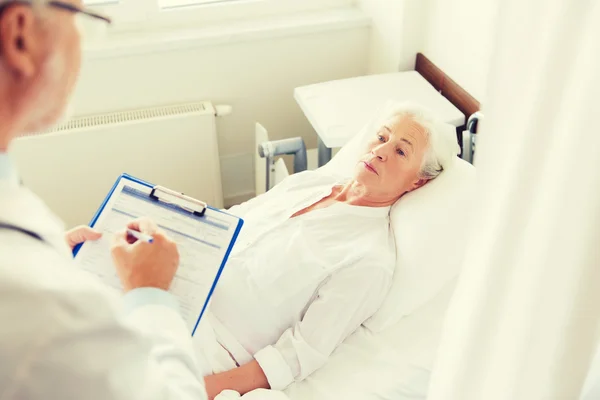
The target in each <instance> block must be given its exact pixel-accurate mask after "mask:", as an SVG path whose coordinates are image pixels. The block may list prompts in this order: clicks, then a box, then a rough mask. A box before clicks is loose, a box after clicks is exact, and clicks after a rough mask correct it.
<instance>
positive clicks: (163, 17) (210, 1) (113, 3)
mask: <svg viewBox="0 0 600 400" xmlns="http://www.w3.org/2000/svg"><path fill="white" fill-rule="evenodd" d="M84 3H85V4H86V5H87V6H88V7H90V8H92V9H94V10H95V11H98V12H100V13H103V14H106V15H107V16H109V17H111V18H112V19H113V20H114V22H115V24H114V27H113V28H111V30H114V31H123V30H125V31H131V30H143V29H155V28H189V27H202V26H206V25H209V24H215V23H221V22H225V21H232V20H236V19H237V20H244V21H247V20H249V19H251V18H260V17H266V16H273V15H282V14H293V13H297V12H302V11H315V10H321V9H327V8H335V7H341V6H345V5H350V4H353V3H354V0H84Z"/></svg>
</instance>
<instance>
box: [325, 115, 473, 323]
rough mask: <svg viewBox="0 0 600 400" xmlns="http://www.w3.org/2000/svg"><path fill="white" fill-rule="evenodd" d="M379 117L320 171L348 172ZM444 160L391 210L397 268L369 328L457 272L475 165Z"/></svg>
mask: <svg viewBox="0 0 600 400" xmlns="http://www.w3.org/2000/svg"><path fill="white" fill-rule="evenodd" d="M388 107H389V105H388V106H386V108H385V109H387V108H388ZM384 112H385V110H384ZM382 114H383V113H382ZM380 121H381V118H380V116H376V117H375V118H373V120H372V121H370V122H369V123H368V124H367V125H366V126H364V127H363V129H362V130H361V131H360V132H359V134H357V135H356V136H355V137H354V138H353V139H352V140H351V141H350V142H348V143H347V144H346V145H345V146H344V147H343V148H342V149H341V150H340V151H339V152H338V154H336V156H335V157H334V158H333V159H332V160H331V161H330V162H329V163H327V164H326V165H325V166H323V167H321V170H323V171H325V172H326V173H332V174H336V175H343V176H351V175H352V173H353V171H354V168H355V165H356V163H357V162H358V160H359V158H360V157H361V156H362V155H364V152H365V151H366V146H367V143H368V140H369V138H370V137H371V136H372V135H374V134H375V130H376V129H378V127H379V126H378V124H379V122H380ZM454 137H455V135H454ZM453 140H455V139H453ZM447 164H448V165H445V166H444V171H443V172H442V173H441V174H440V175H439V176H438V177H437V178H436V179H434V180H432V181H431V182H428V183H427V184H426V185H425V186H423V187H422V188H420V189H418V190H415V191H414V192H411V193H408V194H406V195H404V196H402V198H400V200H398V202H397V203H396V204H394V206H393V207H392V209H391V212H390V220H391V225H392V229H393V231H394V238H395V241H396V269H395V272H394V278H393V283H392V287H391V289H390V292H389V294H388V296H387V297H386V299H385V301H384V303H383V305H382V306H381V308H380V309H379V311H377V313H375V315H373V316H372V317H371V318H370V319H369V320H368V321H367V322H366V323H365V325H366V326H367V327H368V328H369V329H371V330H373V331H377V332H378V331H381V330H383V329H385V328H386V327H389V326H391V325H393V324H395V323H396V322H398V321H399V320H400V319H401V318H402V317H404V316H406V315H409V314H411V313H412V312H413V311H415V310H416V309H417V308H419V307H420V306H421V305H423V304H425V303H426V302H428V301H429V300H430V299H432V298H433V297H434V296H435V295H436V294H437V293H438V292H439V291H440V290H441V289H442V288H443V287H444V286H445V285H446V284H447V283H448V282H449V281H450V280H452V279H453V278H455V277H456V276H457V275H458V273H459V269H460V265H461V263H462V258H463V253H464V250H465V248H466V245H467V243H466V239H467V238H466V231H467V227H466V226H465V225H466V221H467V219H468V215H469V213H470V203H471V199H472V194H473V193H472V192H473V189H474V183H475V168H474V167H473V166H472V165H471V164H469V163H467V162H466V161H464V160H462V159H460V158H458V157H455V158H454V159H453V160H452V161H450V162H449V163H447Z"/></svg>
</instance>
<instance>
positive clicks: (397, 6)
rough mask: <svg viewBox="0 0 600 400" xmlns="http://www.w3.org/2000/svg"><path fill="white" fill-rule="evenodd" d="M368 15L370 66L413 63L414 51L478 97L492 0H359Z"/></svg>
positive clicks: (380, 68)
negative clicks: (370, 22) (370, 21)
mask: <svg viewBox="0 0 600 400" xmlns="http://www.w3.org/2000/svg"><path fill="white" fill-rule="evenodd" d="M359 5H360V7H361V8H362V9H363V10H364V11H365V12H366V13H367V14H368V15H370V16H371V18H372V19H373V28H372V32H371V37H370V50H369V51H370V53H369V72H370V73H385V72H393V71H405V70H410V69H413V68H414V63H415V57H416V53H417V52H422V53H424V54H425V55H426V56H427V57H429V58H430V59H431V60H432V61H433V62H434V63H435V64H437V65H438V66H439V67H440V68H441V69H442V70H444V71H445V72H446V73H447V74H448V75H450V76H451V77H452V78H453V79H454V80H455V81H457V82H458V83H459V84H460V85H462V86H463V87H464V88H465V89H466V90H467V91H469V92H470V93H471V94H472V95H473V96H475V97H476V98H478V100H480V101H483V97H484V93H485V86H486V79H487V73H488V69H489V64H490V54H491V49H492V47H493V31H494V21H495V16H496V5H497V0H452V1H450V0H359Z"/></svg>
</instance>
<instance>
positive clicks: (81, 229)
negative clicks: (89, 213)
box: [65, 225, 102, 250]
mask: <svg viewBox="0 0 600 400" xmlns="http://www.w3.org/2000/svg"><path fill="white" fill-rule="evenodd" d="M101 237H102V233H101V232H98V231H97V230H95V229H92V228H90V227H89V226H84V225H82V226H78V227H76V228H73V229H71V230H69V231H67V232H65V241H66V242H67V245H69V247H70V248H71V250H73V249H74V248H75V246H77V245H78V244H79V243H83V242H86V241H88V240H98V239H100V238H101Z"/></svg>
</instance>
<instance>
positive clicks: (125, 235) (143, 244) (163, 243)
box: [111, 218, 179, 292]
mask: <svg viewBox="0 0 600 400" xmlns="http://www.w3.org/2000/svg"><path fill="white" fill-rule="evenodd" d="M111 254H112V258H113V261H114V263H115V266H116V269H117V275H118V276H119V279H120V280H121V283H122V284H123V290H124V291H125V292H129V291H131V290H133V289H138V288H156V289H162V290H165V291H166V290H169V287H170V286H171V282H172V281H173V278H174V277H175V273H176V272H177V268H178V266H179V252H178V250H177V245H176V244H175V242H173V241H172V240H171V239H169V238H168V237H167V236H166V235H165V233H164V232H162V231H161V230H160V229H159V228H158V226H157V225H156V224H155V223H154V222H153V221H152V220H150V219H148V218H140V219H137V220H135V221H132V222H131V223H129V224H128V225H127V229H126V230H124V231H123V232H121V233H118V234H117V235H116V236H115V238H114V240H113V244H112V247H111Z"/></svg>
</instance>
